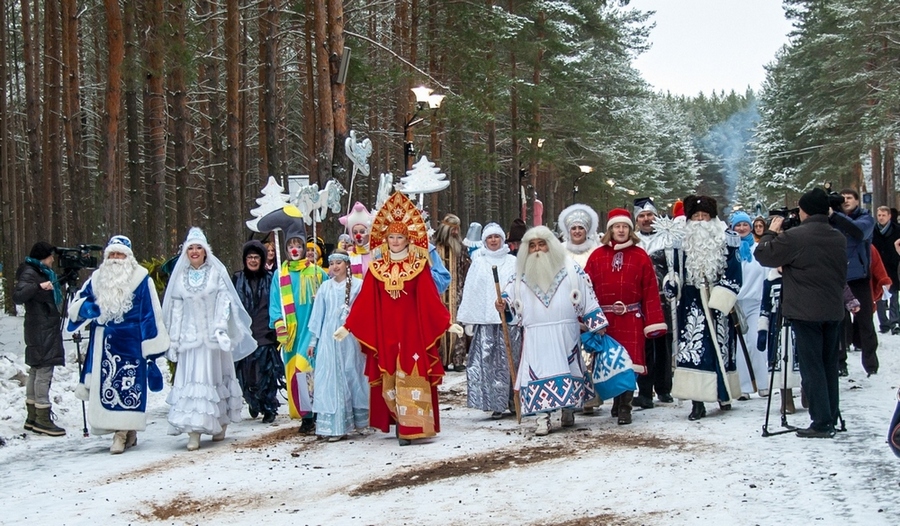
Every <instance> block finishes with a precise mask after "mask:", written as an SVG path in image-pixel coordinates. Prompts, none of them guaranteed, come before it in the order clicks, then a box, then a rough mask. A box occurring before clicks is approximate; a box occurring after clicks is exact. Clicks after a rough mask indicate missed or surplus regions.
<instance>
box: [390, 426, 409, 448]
mask: <svg viewBox="0 0 900 526" xmlns="http://www.w3.org/2000/svg"><path fill="white" fill-rule="evenodd" d="M394 436H395V437H397V442H398V443H399V444H400V446H401V447H402V446H408V445H410V444H412V440H410V439H408V438H401V437H400V424H397V425H395V426H394Z"/></svg>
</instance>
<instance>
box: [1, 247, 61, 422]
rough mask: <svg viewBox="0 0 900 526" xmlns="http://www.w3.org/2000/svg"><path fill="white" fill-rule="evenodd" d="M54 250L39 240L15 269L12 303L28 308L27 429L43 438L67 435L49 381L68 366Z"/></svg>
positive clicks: (26, 351)
mask: <svg viewBox="0 0 900 526" xmlns="http://www.w3.org/2000/svg"><path fill="white" fill-rule="evenodd" d="M55 250H56V249H55V247H54V246H53V245H51V244H50V243H47V242H46V241H38V242H37V243H35V244H34V246H33V247H31V252H30V253H29V254H28V257H27V258H25V262H24V263H22V264H21V265H19V268H18V270H16V289H15V291H14V292H13V302H15V303H16V304H17V305H24V306H25V364H26V365H28V367H29V369H28V380H27V382H26V384H25V409H26V410H27V412H28V413H27V414H28V416H27V417H26V418H25V429H27V430H31V431H34V432H35V433H39V434H42V435H49V436H54V437H58V436H64V435H65V434H66V430H65V429H63V428H61V427H58V426H57V425H56V424H54V423H53V420H52V419H51V417H50V414H51V413H50V381H51V380H52V379H53V367H54V366H56V365H65V364H66V357H65V353H64V352H63V343H62V332H61V331H60V324H61V321H62V315H61V313H60V307H61V306H62V302H63V297H62V290H61V289H60V286H59V283H58V280H57V278H56V273H55V272H53V269H52V268H51V267H52V265H53V253H54V251H55Z"/></svg>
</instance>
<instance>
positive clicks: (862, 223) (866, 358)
mask: <svg viewBox="0 0 900 526" xmlns="http://www.w3.org/2000/svg"><path fill="white" fill-rule="evenodd" d="M841 198H842V199H843V201H841ZM830 204H831V207H832V209H833V210H834V214H832V216H831V223H832V225H834V227H835V228H837V229H838V230H840V231H841V233H843V234H844V237H845V238H846V239H847V260H846V264H847V285H848V286H849V287H850V290H851V291H852V292H853V295H854V296H855V297H856V299H858V300H859V305H860V309H859V312H858V313H856V314H855V315H853V320H852V323H851V320H850V314H849V313H847V314H846V318H845V320H844V330H845V331H846V332H847V333H850V334H852V335H853V338H852V340H853V341H854V342H857V341H858V345H859V347H860V349H861V350H862V366H863V369H864V370H865V371H866V373H867V374H869V375H873V374H875V373H877V372H878V356H877V355H876V354H875V352H876V351H877V349H878V335H877V334H876V333H875V321H874V318H873V314H874V312H873V310H874V309H873V305H874V303H873V299H872V285H871V284H870V279H869V278H870V272H869V267H870V265H871V260H872V254H871V245H872V236H873V233H874V232H875V219H874V218H872V215H871V214H870V213H869V211H868V210H865V209H863V208H862V207H860V206H859V194H858V193H857V192H856V190H853V189H850V188H845V189H844V190H841V196H840V197H838V196H833V198H832V200H831V203H830ZM851 331H852V332H851ZM848 336H849V335H848V334H845V338H846V340H847V341H848V344H847V345H845V346H844V348H843V351H842V352H841V359H840V374H841V376H847V356H846V348H847V347H849V341H850V340H851V338H849V337H848Z"/></svg>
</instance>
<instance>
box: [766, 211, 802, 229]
mask: <svg viewBox="0 0 900 526" xmlns="http://www.w3.org/2000/svg"><path fill="white" fill-rule="evenodd" d="M775 216H779V217H783V218H784V222H782V223H781V230H787V229H789V228H793V227H795V226H797V225H799V224H800V208H788V207H786V206H784V207H781V208H776V209H775V210H769V221H768V224H770V225H771V224H772V218H773V217H775Z"/></svg>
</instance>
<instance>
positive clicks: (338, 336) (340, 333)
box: [334, 325, 350, 342]
mask: <svg viewBox="0 0 900 526" xmlns="http://www.w3.org/2000/svg"><path fill="white" fill-rule="evenodd" d="M347 336H350V331H348V330H347V328H346V327H344V326H343V325H341V326H340V327H338V329H337V330H336V331H334V341H336V342H342V341H344V338H346V337H347Z"/></svg>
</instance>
